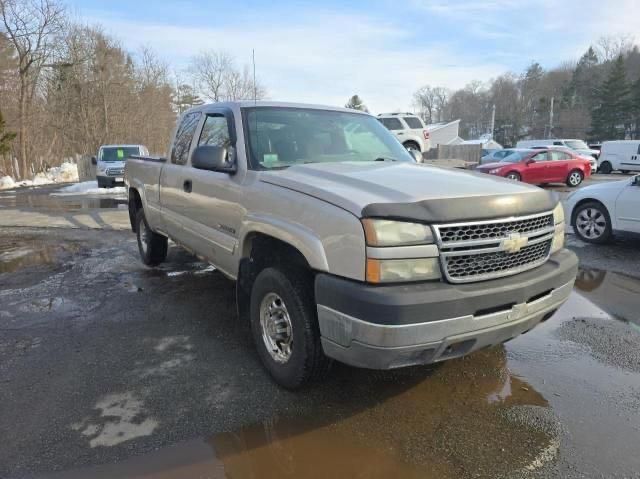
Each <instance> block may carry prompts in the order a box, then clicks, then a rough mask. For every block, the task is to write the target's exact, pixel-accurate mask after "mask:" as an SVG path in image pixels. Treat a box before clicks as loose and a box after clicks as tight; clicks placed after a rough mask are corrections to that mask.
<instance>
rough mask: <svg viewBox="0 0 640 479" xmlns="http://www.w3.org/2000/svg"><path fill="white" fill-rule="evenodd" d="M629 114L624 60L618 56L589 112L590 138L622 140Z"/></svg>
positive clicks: (627, 85)
mask: <svg viewBox="0 0 640 479" xmlns="http://www.w3.org/2000/svg"><path fill="white" fill-rule="evenodd" d="M629 114H630V104H629V84H628V83H627V76H626V71H625V65H624V58H623V57H622V55H620V56H618V58H617V59H616V61H615V62H614V63H613V65H612V68H611V71H610V72H609V75H608V77H607V79H606V80H605V81H604V83H603V84H602V85H601V86H600V88H598V90H597V95H596V103H595V105H594V107H593V108H592V110H591V132H590V136H591V137H592V138H593V139H598V140H601V141H602V140H616V139H623V138H624V127H625V124H626V123H628V121H629Z"/></svg>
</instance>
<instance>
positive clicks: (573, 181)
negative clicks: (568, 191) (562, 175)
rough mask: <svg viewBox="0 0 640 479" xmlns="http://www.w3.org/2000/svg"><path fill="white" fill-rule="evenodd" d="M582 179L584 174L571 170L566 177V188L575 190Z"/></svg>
mask: <svg viewBox="0 0 640 479" xmlns="http://www.w3.org/2000/svg"><path fill="white" fill-rule="evenodd" d="M583 179H584V173H582V171H580V170H571V171H570V172H569V176H567V186H570V187H571V188H575V187H577V186H579V185H580V183H582V180H583Z"/></svg>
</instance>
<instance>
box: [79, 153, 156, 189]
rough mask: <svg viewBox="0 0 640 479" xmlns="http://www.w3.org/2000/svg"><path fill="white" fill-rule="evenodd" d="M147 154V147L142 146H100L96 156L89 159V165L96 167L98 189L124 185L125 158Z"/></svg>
mask: <svg viewBox="0 0 640 479" xmlns="http://www.w3.org/2000/svg"><path fill="white" fill-rule="evenodd" d="M148 154H149V151H148V150H147V147H146V146H143V145H102V146H101V147H100V148H99V149H98V154H97V155H96V156H93V157H91V163H92V164H94V165H96V179H97V180H98V188H112V187H114V186H116V185H118V184H121V185H124V165H125V162H126V160H127V158H129V157H130V156H134V155H148Z"/></svg>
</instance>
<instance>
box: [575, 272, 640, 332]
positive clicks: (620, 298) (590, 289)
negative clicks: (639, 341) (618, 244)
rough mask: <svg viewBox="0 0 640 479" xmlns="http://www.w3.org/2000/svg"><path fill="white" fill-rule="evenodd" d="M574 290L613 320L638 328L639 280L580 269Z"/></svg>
mask: <svg viewBox="0 0 640 479" xmlns="http://www.w3.org/2000/svg"><path fill="white" fill-rule="evenodd" d="M575 289H576V290H577V291H578V292H579V293H580V294H581V295H582V296H584V297H586V298H587V299H589V301H591V302H593V303H594V304H596V305H597V306H598V307H599V308H601V309H602V310H604V311H606V312H607V313H609V314H610V315H611V316H613V317H614V318H616V319H620V320H623V321H626V322H630V323H633V324H634V325H636V326H638V327H640V279H637V278H633V277H631V276H627V275H624V274H619V273H613V272H610V271H603V270H599V269H587V268H581V269H580V271H579V272H578V277H577V278H576V283H575Z"/></svg>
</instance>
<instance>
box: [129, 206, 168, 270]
mask: <svg viewBox="0 0 640 479" xmlns="http://www.w3.org/2000/svg"><path fill="white" fill-rule="evenodd" d="M136 236H137V239H138V251H139V252H140V258H141V259H142V262H143V263H144V264H146V265H147V266H157V265H159V264H160V263H162V262H163V261H164V260H165V259H167V252H168V249H169V242H168V240H167V237H166V236H162V235H159V234H158V233H155V232H153V231H151V228H149V224H148V223H147V219H146V218H145V216H144V210H143V209H140V210H139V211H138V213H137V214H136Z"/></svg>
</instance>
